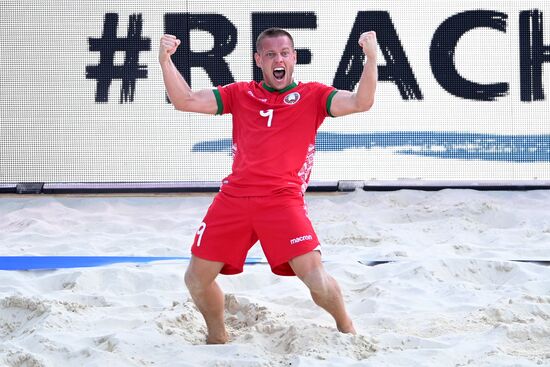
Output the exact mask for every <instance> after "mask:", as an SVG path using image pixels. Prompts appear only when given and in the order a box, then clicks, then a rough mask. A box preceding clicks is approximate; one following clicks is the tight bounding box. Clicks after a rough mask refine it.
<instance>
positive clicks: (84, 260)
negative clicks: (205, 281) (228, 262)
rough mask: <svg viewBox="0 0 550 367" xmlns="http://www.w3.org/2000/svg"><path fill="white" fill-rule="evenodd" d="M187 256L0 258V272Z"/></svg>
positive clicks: (184, 258)
mask: <svg viewBox="0 0 550 367" xmlns="http://www.w3.org/2000/svg"><path fill="white" fill-rule="evenodd" d="M190 259H191V258H190V257H189V256H149V257H147V256H0V270H52V269H68V268H89V267H94V266H103V265H110V264H117V263H149V262H153V261H165V260H177V261H189V260H190ZM261 262H262V259H261V258H259V257H250V258H247V259H246V261H245V264H259V263H261Z"/></svg>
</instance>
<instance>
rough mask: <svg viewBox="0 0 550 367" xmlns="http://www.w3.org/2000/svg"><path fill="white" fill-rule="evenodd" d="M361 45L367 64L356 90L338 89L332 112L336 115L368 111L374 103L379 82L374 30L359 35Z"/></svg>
mask: <svg viewBox="0 0 550 367" xmlns="http://www.w3.org/2000/svg"><path fill="white" fill-rule="evenodd" d="M359 45H360V46H361V47H362V48H363V52H364V54H365V57H366V59H367V60H366V62H365V65H364V66H363V72H362V74H361V79H359V84H358V86H357V90H356V91H355V92H350V91H347V90H338V92H337V93H336V94H335V95H334V97H333V98H332V104H331V106H330V114H331V115H332V116H334V117H337V116H344V115H349V114H351V113H356V112H363V111H368V110H369V109H370V108H371V107H372V105H373V104H374V94H375V92H376V83H377V82H378V65H377V64H376V53H377V50H378V45H377V41H376V33H375V32H374V31H370V32H365V33H363V34H362V35H361V37H359Z"/></svg>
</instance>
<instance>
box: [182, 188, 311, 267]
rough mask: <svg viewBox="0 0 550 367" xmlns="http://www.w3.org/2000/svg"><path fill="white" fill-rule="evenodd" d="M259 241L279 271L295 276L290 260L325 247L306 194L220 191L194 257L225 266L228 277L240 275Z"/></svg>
mask: <svg viewBox="0 0 550 367" xmlns="http://www.w3.org/2000/svg"><path fill="white" fill-rule="evenodd" d="M258 240H260V244H261V246H262V249H263V251H264V254H265V256H266V258H267V261H268V262H269V265H270V266H271V271H272V272H273V273H275V274H278V275H295V274H294V271H293V270H292V268H291V267H290V265H289V264H288V261H289V260H291V259H293V258H295V257H296V256H300V255H303V254H306V253H308V252H310V251H312V250H314V249H315V248H316V247H317V246H319V240H318V239H317V235H316V234H315V232H314V230H313V226H312V225H311V222H310V220H309V218H308V217H307V211H306V207H305V203H304V198H303V196H302V195H301V194H290V193H284V194H278V195H271V196H255V197H234V196H229V195H227V194H225V193H223V192H220V193H218V194H217V195H216V197H215V198H214V201H213V202H212V205H210V208H209V209H208V212H207V213H206V216H205V217H204V220H203V222H202V223H201V225H200V227H199V230H198V231H197V233H196V235H195V240H194V242H193V246H192V247H191V253H192V254H193V255H195V256H197V257H200V258H202V259H205V260H211V261H220V262H223V263H224V264H225V265H224V266H223V268H222V270H221V273H222V274H238V273H241V272H242V271H243V265H244V262H245V259H246V255H247V253H248V251H249V250H250V248H251V247H252V246H253V245H254V244H255V243H256V242H257V241H258Z"/></svg>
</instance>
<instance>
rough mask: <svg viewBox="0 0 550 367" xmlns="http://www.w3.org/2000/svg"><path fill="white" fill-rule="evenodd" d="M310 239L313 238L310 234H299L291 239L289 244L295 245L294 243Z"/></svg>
mask: <svg viewBox="0 0 550 367" xmlns="http://www.w3.org/2000/svg"><path fill="white" fill-rule="evenodd" d="M312 239H313V236H312V235H310V234H306V235H305V236H300V237H296V238H293V239H291V240H290V244H291V245H295V244H297V243H300V242H302V241H308V240H312Z"/></svg>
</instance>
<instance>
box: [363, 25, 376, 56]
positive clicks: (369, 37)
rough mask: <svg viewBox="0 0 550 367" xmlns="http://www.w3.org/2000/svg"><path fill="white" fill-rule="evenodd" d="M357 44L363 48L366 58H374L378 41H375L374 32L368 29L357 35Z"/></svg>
mask: <svg viewBox="0 0 550 367" xmlns="http://www.w3.org/2000/svg"><path fill="white" fill-rule="evenodd" d="M359 46H361V47H362V48H363V53H364V54H365V56H367V59H376V52H377V50H378V42H377V41H376V32H374V31H370V32H365V33H363V34H361V36H360V37H359Z"/></svg>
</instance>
